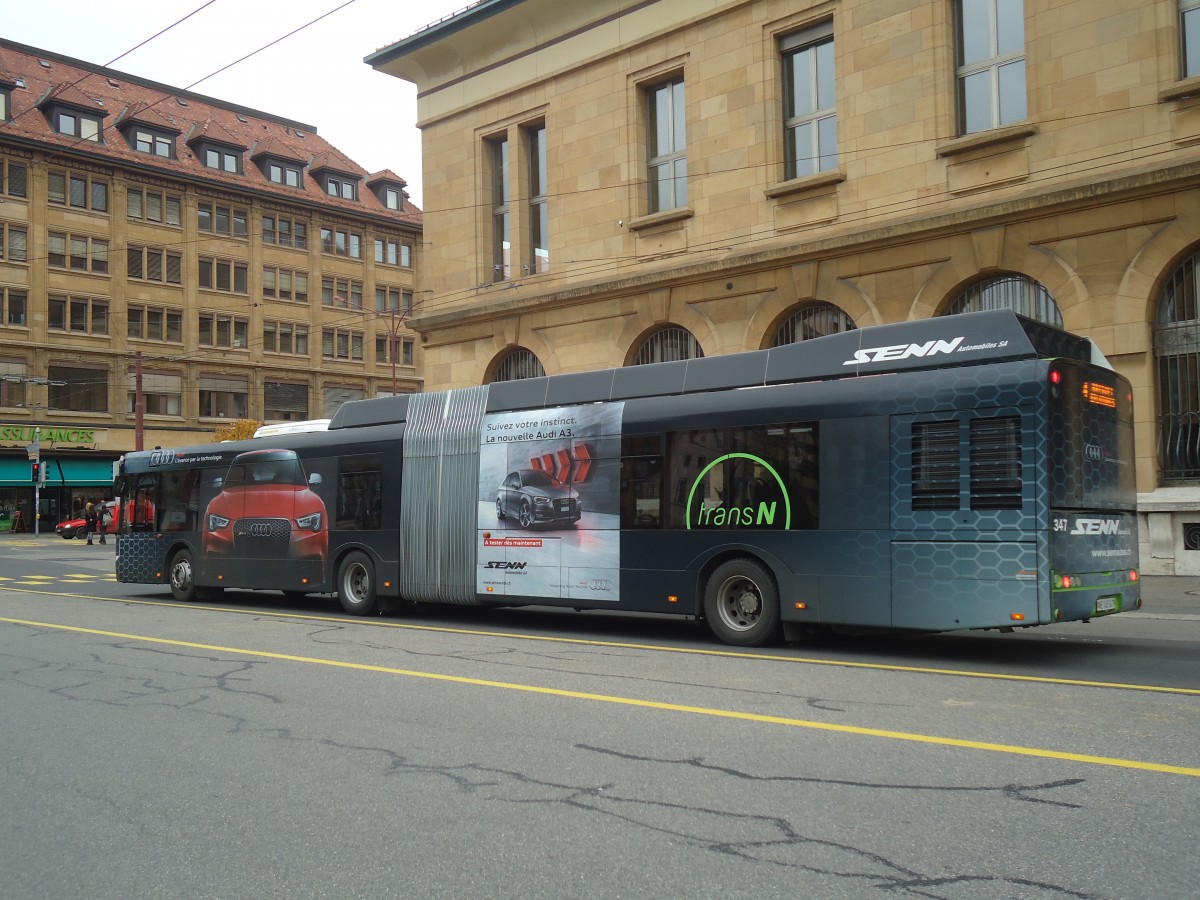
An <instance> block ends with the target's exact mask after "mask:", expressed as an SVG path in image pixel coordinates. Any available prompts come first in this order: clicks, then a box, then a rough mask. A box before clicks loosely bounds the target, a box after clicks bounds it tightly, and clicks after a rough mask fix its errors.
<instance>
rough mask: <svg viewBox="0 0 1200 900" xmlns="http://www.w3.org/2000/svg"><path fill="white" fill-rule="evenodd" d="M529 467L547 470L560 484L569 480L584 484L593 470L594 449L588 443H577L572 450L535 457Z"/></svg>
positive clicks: (573, 482)
mask: <svg viewBox="0 0 1200 900" xmlns="http://www.w3.org/2000/svg"><path fill="white" fill-rule="evenodd" d="M529 468H531V469H537V470H539V471H541V472H545V473H546V474H547V475H549V476H550V477H551V478H553V479H554V480H555V482H557V483H558V484H566V483H567V482H568V480H569V481H570V483H571V484H583V483H584V482H586V481H587V480H588V475H589V474H590V473H591V471H592V451H591V449H590V448H589V447H588V445H587V444H576V445H575V446H574V447H572V448H571V449H570V450H559V451H558V452H557V453H543V454H542V455H541V456H535V457H533V458H532V459H530V460H529ZM572 468H573V469H574V471H572Z"/></svg>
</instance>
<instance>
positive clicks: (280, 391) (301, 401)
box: [263, 381, 308, 422]
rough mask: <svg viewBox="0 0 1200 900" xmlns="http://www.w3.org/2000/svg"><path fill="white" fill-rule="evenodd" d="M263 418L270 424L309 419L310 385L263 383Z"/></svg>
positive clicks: (279, 382) (280, 382) (283, 382)
mask: <svg viewBox="0 0 1200 900" xmlns="http://www.w3.org/2000/svg"><path fill="white" fill-rule="evenodd" d="M263 418H264V419H265V420H266V421H268V422H302V421H304V420H305V419H307V418H308V385H307V384H290V383H288V382H285V381H264V382H263Z"/></svg>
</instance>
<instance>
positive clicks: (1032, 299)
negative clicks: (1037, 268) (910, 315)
mask: <svg viewBox="0 0 1200 900" xmlns="http://www.w3.org/2000/svg"><path fill="white" fill-rule="evenodd" d="M985 309H1011V310H1013V311H1014V312H1016V313H1018V314H1020V315H1022V316H1025V317H1027V318H1030V319H1037V320H1038V321H1039V322H1045V323H1046V324H1047V325H1053V326H1054V327H1055V328H1062V327H1063V321H1062V313H1061V312H1060V311H1059V309H1058V304H1057V303H1055V302H1054V298H1053V297H1052V296H1050V292H1049V291H1048V290H1046V289H1045V288H1044V287H1042V285H1041V284H1039V283H1038V282H1036V281H1034V280H1033V279H1032V278H1030V277H1029V276H1027V275H996V276H993V277H991V278H985V279H983V280H982V281H977V282H975V283H974V284H972V285H970V286H969V287H968V288H967V289H966V290H964V291H963V292H962V293H961V294H959V295H958V297H956V298H955V300H954V302H953V303H951V304H950V306H949V308H947V310H946V312H945V313H944V314H943V315H947V316H953V315H957V314H958V313H965V312H980V311H982V310H985Z"/></svg>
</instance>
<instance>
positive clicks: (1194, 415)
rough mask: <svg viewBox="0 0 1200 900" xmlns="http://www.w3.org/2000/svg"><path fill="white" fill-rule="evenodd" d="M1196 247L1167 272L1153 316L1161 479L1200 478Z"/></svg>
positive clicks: (1199, 297) (1199, 320)
mask: <svg viewBox="0 0 1200 900" xmlns="http://www.w3.org/2000/svg"><path fill="white" fill-rule="evenodd" d="M1198 270H1200V249H1197V250H1195V251H1193V252H1192V255H1191V256H1189V257H1187V258H1186V259H1185V260H1184V261H1183V262H1181V263H1180V264H1179V265H1178V266H1176V268H1175V270H1174V271H1173V272H1171V274H1170V275H1168V276H1167V280H1166V281H1165V282H1164V283H1163V286H1162V290H1161V291H1159V294H1158V311H1157V314H1156V315H1155V317H1154V361H1155V364H1156V368H1157V370H1158V372H1157V374H1158V464H1159V478H1160V479H1161V480H1162V481H1163V482H1170V481H1183V480H1187V479H1195V478H1200V310H1198V309H1197V303H1198V302H1200V282H1198V276H1197V271H1198Z"/></svg>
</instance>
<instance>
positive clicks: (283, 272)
mask: <svg viewBox="0 0 1200 900" xmlns="http://www.w3.org/2000/svg"><path fill="white" fill-rule="evenodd" d="M404 188H405V182H404V180H403V179H402V178H401V177H400V176H398V175H396V174H395V173H393V172H390V171H384V172H379V173H368V172H366V171H365V170H363V169H362V167H361V166H359V165H358V164H357V163H355V162H354V161H353V160H350V159H348V158H347V157H346V156H345V155H344V154H342V153H341V152H340V151H339V150H338V149H337V148H336V147H334V146H332V145H331V144H329V143H328V142H327V141H325V140H324V139H323V138H321V137H320V136H319V135H318V134H317V133H316V130H315V129H314V128H313V127H311V126H309V125H305V124H302V123H299V122H292V121H289V120H286V119H281V118H279V117H277V116H273V115H271V114H270V113H264V112H258V111H255V110H251V109H245V108H242V107H239V106H235V105H232V104H229V103H225V102H222V101H218V100H214V99H212V98H209V97H204V96H200V95H198V94H194V93H191V92H189V91H185V90H180V89H177V88H174V87H170V86H167V85H162V84H156V83H154V82H150V81H146V80H144V79H140V78H136V77H134V76H131V75H128V74H125V73H122V72H117V71H113V70H109V69H105V68H100V67H97V66H94V65H91V64H89V63H86V62H81V61H79V60H75V59H70V58H67V57H63V56H60V55H57V54H54V53H51V52H49V51H45V50H39V49H36V48H32V47H26V46H23V45H19V44H14V43H12V42H9V41H4V40H0V527H4V524H5V522H8V523H9V525H10V526H11V524H12V522H13V515H12V514H13V513H15V512H18V511H22V512H23V519H24V521H25V522H26V523H28V527H29V528H30V530H32V523H30V522H29V520H30V515H31V510H32V499H33V490H32V484H31V470H30V463H29V461H28V459H27V455H26V447H27V446H28V445H29V444H30V443H31V441H32V440H33V436H34V434H35V429H40V434H41V442H40V445H41V456H42V461H43V463H44V464H45V466H46V470H47V485H46V487H45V488H43V489H42V491H41V499H42V503H41V507H42V508H41V511H42V514H43V518H42V527H43V528H47V527H48V528H50V529H53V526H54V524H55V522H57V521H58V516H59V515H65V513H66V512H68V511H71V510H72V509H73V508H74V507H77V505H78V502H79V501H80V500H81V499H82V498H83V497H92V498H98V497H99V496H102V495H104V494H106V493H108V492H110V490H111V484H112V462H113V460H115V459H116V458H117V456H118V455H119V454H120V453H121V452H122V451H125V450H131V449H134V448H135V446H137V445H138V444H139V442H140V443H142V444H144V446H145V447H148V448H149V447H155V446H163V447H178V446H181V445H184V444H189V443H200V442H206V441H209V440H211V439H212V437H213V432H214V429H215V428H216V427H217V426H218V425H219V424H220V423H222V422H227V421H230V420H235V419H239V418H253V419H256V420H260V421H266V422H279V421H288V420H293V419H311V418H319V417H325V416H329V415H331V414H332V412H333V410H334V409H336V407H337V406H338V405H340V404H341V403H342V402H344V401H345V400H348V399H352V398H358V397H373V396H376V395H379V394H386V393H391V392H393V391H395V392H403V391H413V390H419V389H420V384H421V382H420V378H419V376H418V370H417V367H416V366H417V363H418V362H419V358H418V352H419V344H418V341H417V340H416V339H415V335H414V334H413V333H412V332H411V331H409V330H408V329H407V327H405V326H404V317H405V315H406V313H407V312H408V311H409V310H410V309H411V307H412V305H413V298H414V290H415V287H414V285H415V273H416V271H417V268H418V266H419V263H420V235H421V213H420V210H418V209H417V208H416V207H414V206H413V205H412V203H411V202H410V201H409V200H408V197H407V194H406V193H405V190H404ZM139 385H140V388H141V397H142V401H143V404H144V410H143V411H142V415H141V416H140V417H139V416H138V414H137V410H136V405H137V398H138V387H139Z"/></svg>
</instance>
